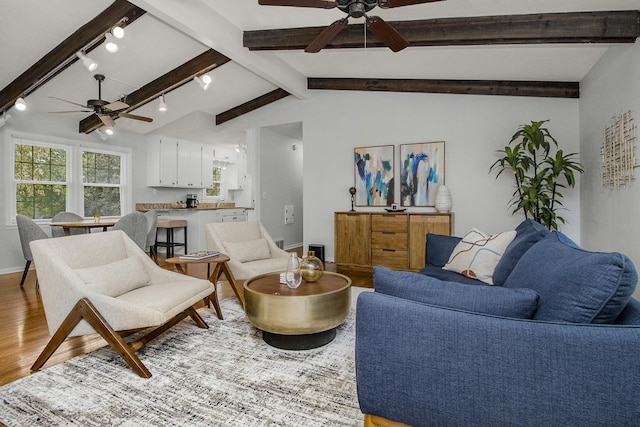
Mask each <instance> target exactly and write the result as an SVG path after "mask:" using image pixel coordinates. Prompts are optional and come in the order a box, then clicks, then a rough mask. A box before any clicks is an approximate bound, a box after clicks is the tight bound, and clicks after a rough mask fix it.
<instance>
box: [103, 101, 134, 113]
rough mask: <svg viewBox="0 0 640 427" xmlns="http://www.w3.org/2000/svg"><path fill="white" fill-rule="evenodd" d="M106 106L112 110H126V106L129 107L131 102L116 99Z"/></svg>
mask: <svg viewBox="0 0 640 427" xmlns="http://www.w3.org/2000/svg"><path fill="white" fill-rule="evenodd" d="M104 108H106V109H108V110H111V111H118V110H124V109H125V108H129V104H127V103H126V102H122V101H114V102H112V103H111V104H107V105H105V106H104Z"/></svg>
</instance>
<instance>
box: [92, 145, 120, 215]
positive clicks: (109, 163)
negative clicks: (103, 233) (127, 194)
mask: <svg viewBox="0 0 640 427" xmlns="http://www.w3.org/2000/svg"><path fill="white" fill-rule="evenodd" d="M122 157H123V155H122V154H109V153H106V152H97V151H83V152H82V182H83V184H84V185H83V199H84V200H83V202H84V203H83V204H84V216H93V214H96V213H99V214H100V215H102V216H120V215H121V214H122V186H123V182H122V177H123V173H122V165H123V161H122Z"/></svg>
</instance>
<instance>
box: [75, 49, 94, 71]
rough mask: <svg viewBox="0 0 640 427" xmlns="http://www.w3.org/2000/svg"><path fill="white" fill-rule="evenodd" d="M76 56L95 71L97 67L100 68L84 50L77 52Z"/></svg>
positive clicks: (87, 67) (89, 68)
mask: <svg viewBox="0 0 640 427" xmlns="http://www.w3.org/2000/svg"><path fill="white" fill-rule="evenodd" d="M76 56H77V57H78V59H79V60H80V61H82V64H83V65H84V66H85V67H86V69H87V70H89V71H95V69H96V68H98V64H97V63H96V61H94V60H93V59H91V58H89V57H88V56H86V55H85V54H83V53H82V52H76Z"/></svg>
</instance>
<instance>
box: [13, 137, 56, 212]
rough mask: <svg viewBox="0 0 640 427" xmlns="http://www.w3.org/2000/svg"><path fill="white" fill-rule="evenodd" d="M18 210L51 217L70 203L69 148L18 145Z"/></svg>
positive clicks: (16, 153) (16, 161)
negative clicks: (68, 201) (68, 182)
mask: <svg viewBox="0 0 640 427" xmlns="http://www.w3.org/2000/svg"><path fill="white" fill-rule="evenodd" d="M14 178H15V179H16V181H17V182H18V183H17V184H16V213H18V214H22V215H26V216H28V217H29V218H33V219H40V218H51V217H53V215H55V214H56V213H58V212H61V211H64V210H65V208H66V205H67V185H66V181H67V152H66V150H64V149H62V148H54V147H45V146H38V145H26V144H16V145H15V163H14Z"/></svg>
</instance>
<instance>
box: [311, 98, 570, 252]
mask: <svg viewBox="0 0 640 427" xmlns="http://www.w3.org/2000/svg"><path fill="white" fill-rule="evenodd" d="M306 102H307V104H308V105H307V108H305V110H304V112H305V118H304V128H303V135H304V137H303V140H304V143H305V157H304V206H305V217H304V225H305V227H304V240H305V244H308V243H322V244H325V245H326V257H327V259H329V260H332V259H333V255H334V245H333V239H334V237H333V213H334V212H335V211H345V210H348V209H350V196H349V193H348V189H349V187H350V186H352V185H353V183H354V175H353V174H354V172H353V148H354V147H360V146H369V145H384V144H393V145H395V149H396V153H395V163H396V164H395V165H394V168H397V167H398V162H399V146H400V144H406V143H415V142H429V141H445V175H446V176H445V182H446V184H447V185H448V186H449V188H450V189H451V193H452V198H453V209H452V211H453V212H454V214H455V226H454V232H455V233H456V234H458V235H460V234H464V233H466V232H467V231H469V230H470V229H471V228H472V227H477V228H479V229H481V230H483V231H485V232H489V233H493V232H498V231H503V230H507V229H513V228H514V227H515V226H516V225H517V224H518V223H519V222H520V221H521V220H522V219H523V217H522V216H521V214H518V215H514V216H512V215H511V214H510V211H509V209H508V203H509V200H510V197H511V194H512V192H513V189H514V186H513V185H514V184H513V182H512V180H511V178H510V177H507V176H501V177H500V178H499V179H497V180H496V179H495V174H493V173H492V174H490V173H489V167H490V166H491V164H492V163H493V162H494V161H495V160H496V159H497V158H498V154H497V153H496V150H499V149H501V148H503V147H504V146H505V145H506V144H507V143H508V142H509V140H510V139H511V136H512V135H513V133H515V131H516V129H517V128H518V126H519V125H520V124H524V123H529V122H530V121H531V120H542V119H550V120H551V121H550V123H548V128H549V130H550V132H551V133H552V135H554V136H555V137H556V139H557V140H558V141H559V142H560V143H561V144H562V146H563V147H564V149H565V150H567V151H578V148H579V147H578V144H579V142H578V101H577V100H569V99H546V98H525V97H498V96H471V95H469V96H465V95H433V94H400V93H379V92H331V91H313V92H312V97H311V99H310V100H308V101H306ZM396 185H399V184H398V183H396ZM395 194H399V188H396V191H395ZM565 195H566V198H565V201H564V203H565V206H566V207H567V208H568V209H569V211H568V212H566V213H565V214H564V216H565V218H566V219H567V220H568V224H567V225H566V226H563V227H562V230H563V231H564V232H565V233H567V234H568V235H569V236H570V237H571V238H573V239H574V240H576V241H578V242H579V239H580V233H579V230H580V216H579V191H578V190H577V189H574V190H573V191H566V192H565ZM357 210H367V209H365V208H357ZM369 210H377V211H382V208H375V209H369ZM426 210H427V209H425V208H422V209H420V208H411V209H410V211H426Z"/></svg>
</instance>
